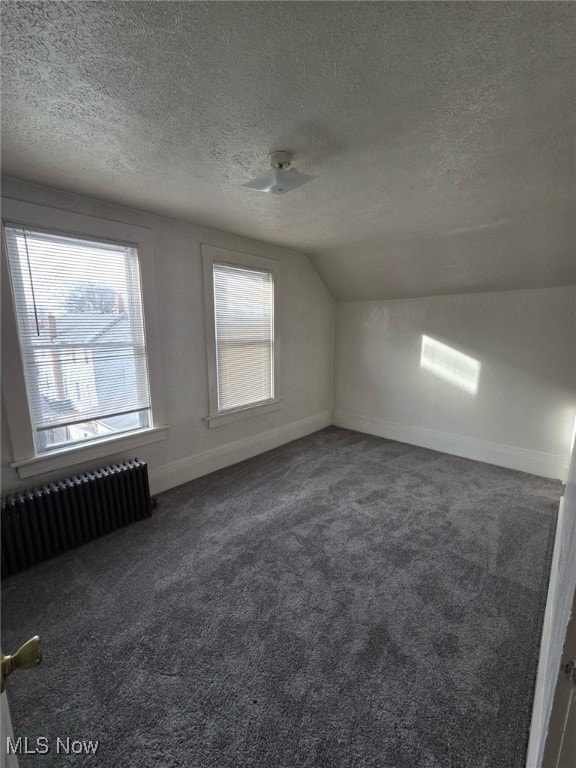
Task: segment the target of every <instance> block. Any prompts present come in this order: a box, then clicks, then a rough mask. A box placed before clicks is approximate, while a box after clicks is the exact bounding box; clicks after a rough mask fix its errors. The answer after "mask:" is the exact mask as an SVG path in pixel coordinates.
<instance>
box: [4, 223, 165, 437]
mask: <svg viewBox="0 0 576 768" xmlns="http://www.w3.org/2000/svg"><path fill="white" fill-rule="evenodd" d="M5 232H6V244H7V253H8V262H9V266H10V274H11V278H12V288H13V294H14V301H15V306H16V315H17V321H18V331H19V339H20V347H21V353H22V360H23V364H24V374H25V378H26V389H27V395H28V404H29V408H30V415H31V419H32V426H33V430H34V433H35V444H36V449H37V450H39V451H42V450H46V449H49V448H52V447H60V446H62V445H66V444H70V443H74V442H82V441H89V440H95V439H98V438H102V437H106V436H110V435H111V434H113V433H117V432H125V431H132V430H134V429H141V428H145V427H148V426H149V425H150V390H149V384H148V365H147V359H146V345H145V337H144V322H143V314H142V301H141V290H140V271H139V264H138V254H137V251H136V249H135V248H134V247H133V246H131V245H124V244H117V243H109V242H97V241H92V240H88V239H80V238H75V237H68V236H63V235H57V234H52V233H49V232H43V231H41V230H31V229H25V228H22V227H18V226H11V225H7V226H6V227H5Z"/></svg>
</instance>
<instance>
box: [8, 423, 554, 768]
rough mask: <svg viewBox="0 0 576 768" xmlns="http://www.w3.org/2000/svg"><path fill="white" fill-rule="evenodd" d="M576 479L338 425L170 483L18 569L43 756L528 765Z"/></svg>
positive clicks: (269, 766)
mask: <svg viewBox="0 0 576 768" xmlns="http://www.w3.org/2000/svg"><path fill="white" fill-rule="evenodd" d="M560 493H561V484H560V483H559V482H553V481H548V480H544V479H542V478H538V477H534V476H532V475H527V474H523V473H520V472H514V471H511V470H507V469H501V468H499V467H495V466H491V465H487V464H481V463H478V462H474V461H469V460H467V459H460V458H456V457H454V456H448V455H445V454H441V453H436V452H434V451H429V450H425V449H423V448H417V447H413V446H409V445H405V444H402V443H396V442H392V441H389V440H383V439H381V438H377V437H371V436H369V435H363V434H359V433H355V432H349V431H347V430H343V429H338V428H335V427H331V428H329V429H326V430H323V431H321V432H317V433H316V434H314V435H310V436H309V437H306V438H303V439H301V440H297V441H295V442H293V443H290V444H289V445H286V446H283V447H281V448H278V449H276V450H274V451H270V452H269V453H266V454H263V455H261V456H258V457H256V458H254V459H250V460H249V461H245V462H243V463H241V464H237V465H235V466H233V467H230V468H228V469H225V470H222V471H220V472H216V473H214V474H212V475H208V476H206V477H204V478H200V479H198V480H196V481H194V482H191V483H189V484H187V485H185V486H181V487H179V488H177V489H174V490H173V491H169V492H167V493H165V494H162V495H161V496H159V497H158V500H159V507H158V509H157V510H156V512H155V513H154V515H153V517H152V518H151V519H150V520H146V521H144V522H140V523H137V524H135V525H133V526H131V527H129V528H126V529H123V530H122V531H119V532H116V533H114V534H112V535H110V536H107V537H105V538H104V539H100V540H98V541H95V542H93V543H91V544H90V545H88V546H86V547H84V548H82V549H80V550H76V551H74V552H71V553H68V554H67V555H65V556H63V557H61V558H59V559H58V560H53V561H51V562H48V563H45V564H43V565H40V566H37V567H36V568H35V569H33V570H30V571H28V572H26V573H23V574H20V575H19V576H17V577H14V578H12V579H9V580H8V581H6V582H5V583H4V587H3V608H4V612H3V635H4V636H3V648H4V649H8V650H14V649H16V647H17V646H18V645H19V644H20V643H21V642H22V641H24V640H26V639H27V638H28V637H29V636H30V635H32V634H35V633H38V634H39V635H40V636H41V637H42V641H43V646H44V657H45V661H44V663H43V665H42V666H41V667H38V668H37V669H35V670H32V671H29V672H26V673H18V672H17V673H15V674H14V675H13V676H12V677H11V679H10V680H9V694H10V703H11V709H12V719H13V723H14V727H15V731H16V734H17V735H22V736H29V737H32V738H35V737H36V736H40V735H42V736H48V737H49V738H50V739H51V740H52V741H51V742H50V743H51V746H52V749H53V751H51V752H50V753H49V754H47V755H36V756H29V757H27V758H21V766H22V768H28V767H30V766H52V765H54V766H67V765H86V766H91V767H92V768H96V767H98V768H124V767H125V766H130V767H132V766H134V767H135V768H148V767H149V768H152V767H154V768H177V767H178V768H180V766H186V767H187V768H368V767H370V768H520V767H521V766H524V758H525V751H526V744H527V736H528V728H529V720H530V711H531V695H532V690H533V685H534V679H535V672H536V664H537V654H538V646H539V636H540V631H541V624H542V617H543V610H544V601H545V598H546V589H547V572H548V569H549V565H550V557H551V550H552V543H553V536H554V530H555V522H556V511H557V507H558V502H559V497H560ZM57 736H60V737H62V738H66V737H71V738H73V739H80V740H81V739H96V740H99V741H100V746H99V748H98V751H97V753H96V755H95V756H92V757H86V756H72V755H70V756H68V757H66V756H64V755H62V754H56V753H55V751H54V750H55V745H56V741H55V740H56V737H57Z"/></svg>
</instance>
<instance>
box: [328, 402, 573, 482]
mask: <svg viewBox="0 0 576 768" xmlns="http://www.w3.org/2000/svg"><path fill="white" fill-rule="evenodd" d="M333 423H334V425H335V426H336V427H343V428H345V429H353V430H355V431H357V432H366V433H368V434H369V435H377V436H378V437H385V438H388V439H389V440H397V441H398V442H400V443H410V444H412V445H419V446H421V447H423V448H430V449H431V450H433V451H441V452H442V453H450V454H452V455H454V456H462V457H463V458H466V459H474V460H475V461H484V462H486V463H487V464H496V465H497V466H500V467H507V468H508V469H517V470H519V471H520V472H529V473H530V474H532V475H540V476H541V477H550V478H553V479H564V478H565V477H566V471H567V462H568V456H562V455H556V454H551V453H543V452H540V451H532V450H528V449H526V448H519V447H517V446H511V445H504V444H502V443H492V442H488V441H484V440H476V439H474V438H471V437H465V436H463V435H455V434H451V433H448V432H439V431H437V430H434V429H428V428H425V427H416V426H411V425H406V424H399V423H397V422H393V421H380V420H378V419H376V418H374V417H372V416H367V415H364V414H358V413H351V412H349V411H341V410H338V409H336V410H335V411H334V421H333Z"/></svg>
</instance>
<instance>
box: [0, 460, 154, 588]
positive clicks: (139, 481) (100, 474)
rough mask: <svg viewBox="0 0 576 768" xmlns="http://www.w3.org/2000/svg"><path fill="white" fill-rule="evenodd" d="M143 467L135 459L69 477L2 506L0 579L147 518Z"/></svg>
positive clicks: (9, 499)
mask: <svg viewBox="0 0 576 768" xmlns="http://www.w3.org/2000/svg"><path fill="white" fill-rule="evenodd" d="M151 513H152V499H151V498H150V490H149V486H148V466H147V465H146V462H144V461H140V459H130V460H128V461H124V462H120V463H118V464H112V465H110V466H107V467H102V469H97V470H93V471H92V472H84V473H82V474H78V475H74V477H70V478H66V479H65V480H59V481H57V482H54V483H48V484H47V485H43V486H42V487H40V488H34V489H32V490H30V491H21V492H19V493H15V494H12V495H9V496H7V497H6V499H5V500H3V501H2V510H1V528H2V531H1V533H2V578H3V579H4V578H6V577H7V576H12V575H13V574H15V573H18V572H19V571H23V570H25V569H26V568H30V567H31V566H33V565H36V563H40V562H42V561H43V560H47V559H49V558H51V557H55V556H56V555H59V554H61V553H62V552H66V551H67V550H69V549H73V548H74V547H78V546H80V545H81V544H84V543H86V542H87V541H91V540H92V539H95V538H97V537H99V536H103V535H104V534H106V533H109V532H110V531H113V530H115V529H116V528H121V527H122V526H125V525H128V524H129V523H132V522H134V521H135V520H141V519H142V518H144V517H149V516H150V514H151Z"/></svg>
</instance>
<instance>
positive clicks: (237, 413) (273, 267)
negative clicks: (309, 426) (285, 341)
mask: <svg viewBox="0 0 576 768" xmlns="http://www.w3.org/2000/svg"><path fill="white" fill-rule="evenodd" d="M200 250H201V253H202V261H203V267H204V306H205V317H206V356H207V370H208V416H206V418H205V421H206V422H207V425H208V427H209V428H213V427H219V426H221V425H223V424H230V423H233V422H237V421H241V420H243V419H246V418H250V417H254V416H258V415H261V414H265V413H270V412H272V411H277V410H279V409H280V408H281V407H282V403H283V400H282V396H281V384H282V382H281V377H280V371H281V343H280V342H281V335H280V328H281V323H280V295H281V294H280V292H281V269H280V262H279V261H278V260H277V259H270V258H267V257H264V256H255V255H253V254H249V253H243V252H241V251H234V250H230V249H228V248H220V247H217V246H214V245H208V244H206V243H201V245H200ZM214 262H217V263H219V264H230V265H231V266H234V267H244V268H246V269H260V270H264V271H266V272H271V273H272V276H273V281H274V305H273V306H274V360H273V365H272V368H273V377H274V379H273V381H274V398H273V399H272V400H267V401H266V402H264V403H255V404H254V405H246V406H242V407H240V408H234V409H228V410H225V411H219V410H218V370H217V363H216V317H215V313H214V273H213V265H214Z"/></svg>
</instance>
